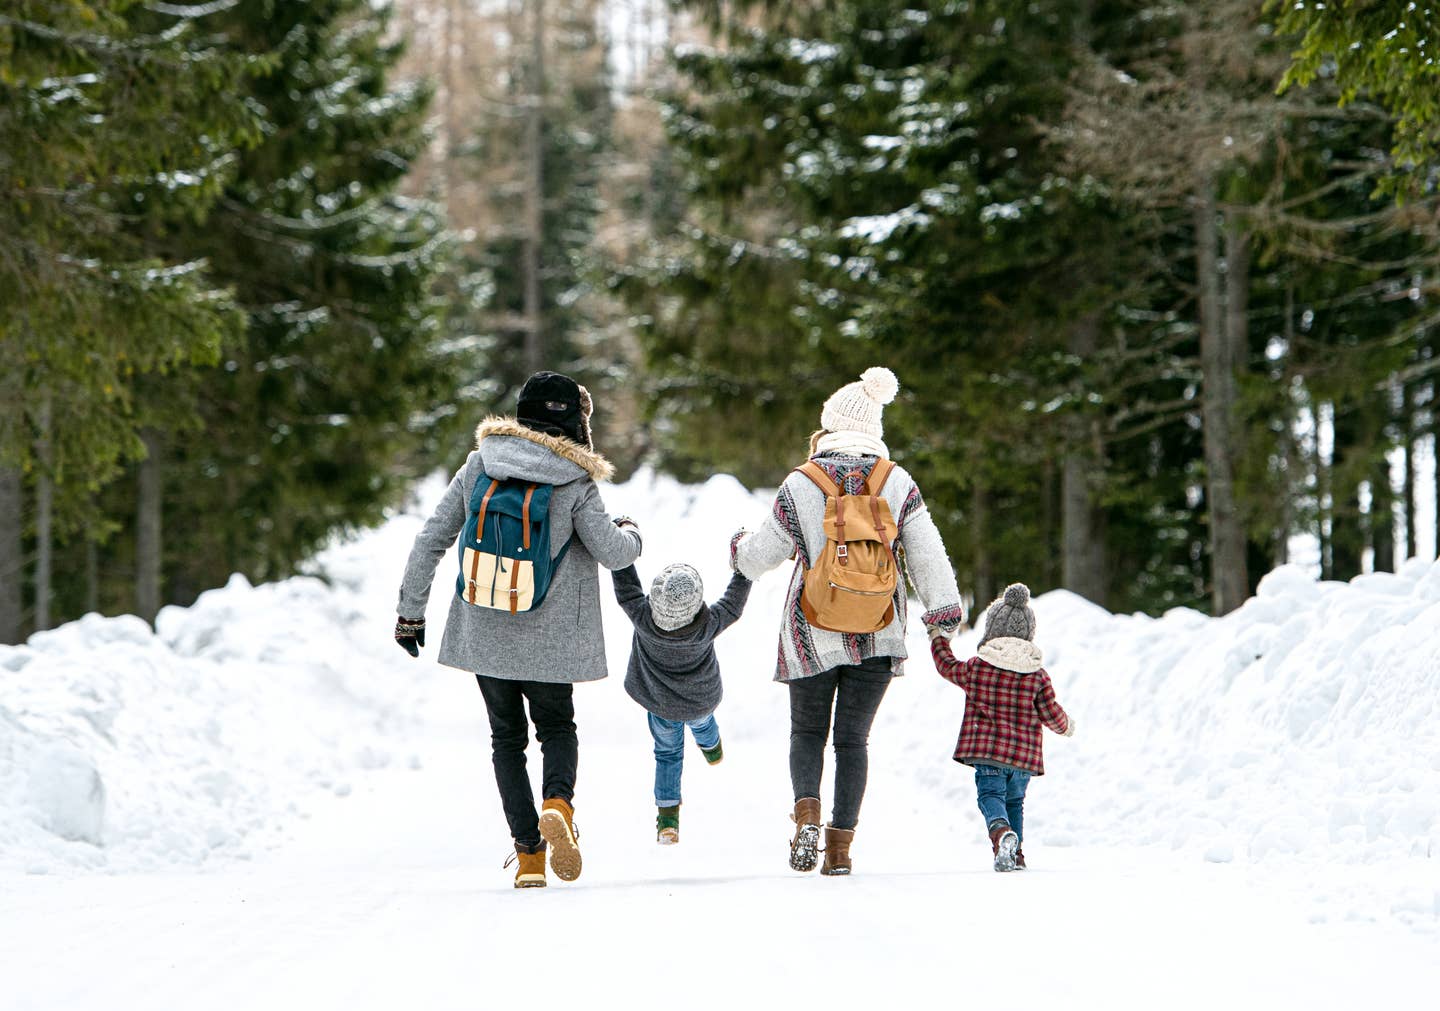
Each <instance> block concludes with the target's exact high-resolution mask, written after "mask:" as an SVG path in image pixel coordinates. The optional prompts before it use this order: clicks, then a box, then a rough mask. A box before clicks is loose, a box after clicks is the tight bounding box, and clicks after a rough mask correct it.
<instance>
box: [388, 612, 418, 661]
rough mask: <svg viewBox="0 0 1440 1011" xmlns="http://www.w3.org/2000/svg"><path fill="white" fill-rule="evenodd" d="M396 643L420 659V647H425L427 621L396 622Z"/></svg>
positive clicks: (405, 619)
mask: <svg viewBox="0 0 1440 1011" xmlns="http://www.w3.org/2000/svg"><path fill="white" fill-rule="evenodd" d="M395 641H396V642H398V643H399V644H400V648H401V649H403V650H404V651H405V652H407V653H409V654H410V655H411V656H416V657H418V656H419V655H420V647H421V646H424V645H425V619H424V618H401V619H400V620H399V621H397V622H395Z"/></svg>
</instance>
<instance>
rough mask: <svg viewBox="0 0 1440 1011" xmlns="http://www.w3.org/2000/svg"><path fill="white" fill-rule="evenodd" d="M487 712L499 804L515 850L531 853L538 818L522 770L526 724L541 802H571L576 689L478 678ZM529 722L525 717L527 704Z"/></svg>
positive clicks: (537, 834) (575, 750) (576, 743)
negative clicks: (535, 754) (538, 768)
mask: <svg viewBox="0 0 1440 1011" xmlns="http://www.w3.org/2000/svg"><path fill="white" fill-rule="evenodd" d="M475 680H476V681H478V682H479V683H480V694H481V695H483V696H485V711H486V713H488V714H489V716H490V747H491V751H492V754H493V757H494V761H495V784H496V785H497V786H499V787H500V803H501V805H502V806H504V808H505V820H506V821H507V822H509V824H510V835H511V836H512V837H513V838H514V840H515V844H516V845H517V846H524V847H526V848H527V849H530V850H533V849H534V848H535V847H536V846H539V845H540V815H539V813H538V812H536V810H535V795H534V792H533V791H532V790H531V787H530V775H529V773H528V772H526V770H525V748H526V747H527V746H528V745H529V743H530V723H531V722H534V724H535V739H536V740H538V741H539V742H540V754H541V756H542V760H543V763H544V764H543V769H544V775H543V778H542V783H541V788H540V792H541V793H542V794H543V795H544V796H543V799H544V800H549V799H550V798H551V797H560V798H563V799H564V800H565V802H566V803H569V802H570V801H571V800H573V799H574V797H575V767H576V765H577V764H578V763H579V760H580V742H579V740H578V739H577V738H576V736H575V701H574V687H575V686H574V685H568V684H564V685H556V684H544V683H542V682H539V681H505V680H502V679H500V678H487V677H480V676H478V675H477V676H476V678H475ZM526 701H528V702H529V703H530V718H529V720H527V719H526V718H525V704H524V703H525V702H526Z"/></svg>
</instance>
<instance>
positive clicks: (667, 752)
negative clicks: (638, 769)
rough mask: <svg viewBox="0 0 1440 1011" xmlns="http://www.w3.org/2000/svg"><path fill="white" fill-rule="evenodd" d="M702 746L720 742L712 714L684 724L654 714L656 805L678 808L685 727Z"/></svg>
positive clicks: (651, 716)
mask: <svg viewBox="0 0 1440 1011" xmlns="http://www.w3.org/2000/svg"><path fill="white" fill-rule="evenodd" d="M686 727H689V728H690V733H691V734H693V735H694V736H695V743H696V744H698V745H700V747H702V748H713V747H715V745H717V744H719V743H720V728H719V727H718V726H716V725H715V715H714V714H713V713H712V714H711V715H709V716H706V717H704V718H702V719H698V720H689V721H686V722H684V723H682V722H680V721H679V720H667V719H662V718H661V717H659V716H656V715H655V714H654V713H651V714H650V736H651V737H653V738H655V806H656V807H674V806H675V805H676V804H679V803H680V773H681V772H682V771H684V768H685V728H686Z"/></svg>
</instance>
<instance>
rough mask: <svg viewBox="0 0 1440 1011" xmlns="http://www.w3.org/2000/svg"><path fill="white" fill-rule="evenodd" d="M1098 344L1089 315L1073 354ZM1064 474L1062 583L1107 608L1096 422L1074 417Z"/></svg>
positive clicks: (1073, 338) (1076, 334) (1072, 340)
mask: <svg viewBox="0 0 1440 1011" xmlns="http://www.w3.org/2000/svg"><path fill="white" fill-rule="evenodd" d="M1099 343H1100V319H1099V317H1098V316H1096V315H1093V314H1091V315H1087V316H1085V317H1084V318H1082V319H1081V320H1079V321H1078V322H1077V323H1076V325H1075V326H1074V327H1072V328H1071V330H1070V334H1069V337H1068V338H1067V344H1068V347H1069V351H1070V353H1071V354H1072V355H1076V356H1079V357H1082V358H1083V357H1087V356H1089V355H1093V354H1094V353H1095V349H1096V348H1097V346H1098V345H1099ZM1074 421H1075V423H1074V424H1072V425H1071V426H1070V431H1069V433H1068V434H1069V439H1068V441H1069V445H1068V446H1067V447H1066V453H1065V459H1064V462H1063V464H1062V465H1061V474H1060V503H1061V504H1060V512H1061V517H1062V518H1061V526H1062V528H1063V538H1064V546H1063V550H1062V552H1061V555H1062V557H1061V570H1060V581H1061V585H1062V586H1064V587H1065V588H1066V589H1067V590H1070V591H1071V592H1073V593H1078V594H1079V595H1080V596H1082V597H1084V598H1085V599H1087V600H1090V601H1093V602H1094V603H1096V604H1099V605H1100V606H1101V607H1104V606H1105V605H1106V603H1107V599H1106V598H1107V594H1106V588H1107V586H1108V585H1109V573H1108V557H1107V556H1108V551H1107V545H1106V537H1105V533H1106V531H1105V515H1104V512H1103V511H1102V510H1101V508H1100V506H1099V497H1100V489H1099V485H1100V483H1101V481H1102V480H1103V469H1104V461H1103V460H1102V459H1101V458H1100V457H1101V454H1102V450H1101V447H1100V440H1099V433H1098V430H1097V426H1098V424H1099V422H1098V421H1092V420H1087V419H1083V418H1076V419H1074Z"/></svg>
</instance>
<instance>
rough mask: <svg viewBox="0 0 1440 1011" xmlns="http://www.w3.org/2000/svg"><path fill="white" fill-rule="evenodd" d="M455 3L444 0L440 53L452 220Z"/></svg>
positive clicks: (447, 201) (457, 131) (452, 217)
mask: <svg viewBox="0 0 1440 1011" xmlns="http://www.w3.org/2000/svg"><path fill="white" fill-rule="evenodd" d="M455 5H456V0H445V34H444V36H443V38H444V45H445V53H444V55H443V56H442V57H441V63H440V65H441V67H442V68H443V69H442V72H441V78H442V80H443V82H444V85H445V104H444V107H443V108H444V120H445V164H444V171H443V173H442V178H443V179H444V182H445V210H446V211H448V212H449V214H450V220H451V221H454V220H456V218H457V214H456V212H457V207H456V206H455V203H456V197H455V180H456V171H457V169H458V166H457V165H456V161H457V158H456V154H455V152H456V149H457V148H458V147H459V146H460V143H459V137H460V127H459V124H458V123H457V121H456V105H455V88H456V81H455V19H456V14H455Z"/></svg>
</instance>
